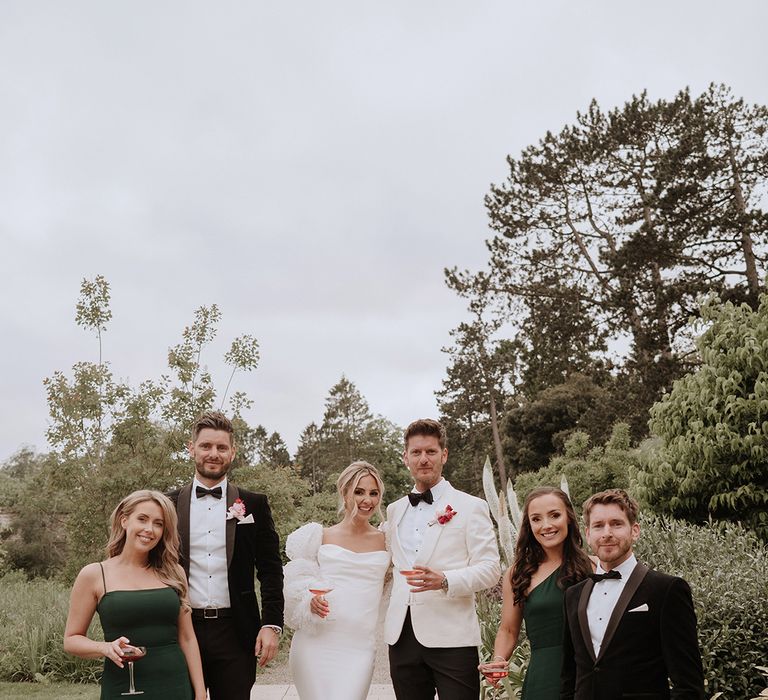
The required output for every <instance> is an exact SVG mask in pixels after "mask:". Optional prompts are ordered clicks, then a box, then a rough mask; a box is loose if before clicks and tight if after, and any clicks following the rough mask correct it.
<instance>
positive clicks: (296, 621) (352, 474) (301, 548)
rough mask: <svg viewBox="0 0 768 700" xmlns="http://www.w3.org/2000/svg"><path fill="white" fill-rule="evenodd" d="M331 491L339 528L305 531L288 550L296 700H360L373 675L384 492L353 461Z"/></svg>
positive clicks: (384, 566) (383, 561)
mask: <svg viewBox="0 0 768 700" xmlns="http://www.w3.org/2000/svg"><path fill="white" fill-rule="evenodd" d="M336 489H337V491H338V494H339V504H340V505H339V513H340V514H341V513H343V518H342V520H341V522H339V523H338V524H336V525H334V526H332V527H328V528H323V526H322V525H320V524H319V523H309V524H307V525H304V526H303V527H300V528H299V529H298V530H296V531H295V532H293V533H291V534H290V535H289V536H288V539H287V540H286V545H285V551H286V554H287V555H288V557H289V559H290V562H289V563H288V564H287V565H286V567H285V588H284V594H285V621H286V623H287V624H288V625H289V626H290V627H293V628H294V629H295V630H296V633H295V634H294V636H293V641H292V642H291V653H290V664H291V671H292V672H293V682H294V683H295V685H296V689H297V690H298V693H299V697H300V698H301V700H328V698H333V700H364V699H365V698H366V697H367V696H368V689H369V687H370V685H371V677H372V675H373V662H374V657H375V629H376V622H377V620H378V617H379V606H380V603H381V595H382V589H383V586H384V576H385V574H386V573H387V570H388V569H389V553H388V552H387V551H386V547H385V542H384V533H382V532H380V531H379V530H377V529H376V528H374V527H373V526H372V525H371V523H370V520H371V518H372V517H373V515H374V513H376V514H378V515H379V516H381V510H380V505H381V499H382V496H383V495H384V485H383V484H382V481H381V477H380V476H379V473H378V471H376V469H375V468H374V467H373V466H371V465H370V464H368V463H367V462H353V463H352V464H350V465H349V466H348V467H347V468H346V469H345V470H344V471H343V472H342V473H341V476H339V479H338V481H337V482H336ZM322 591H328V592H327V593H322Z"/></svg>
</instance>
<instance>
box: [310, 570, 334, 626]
mask: <svg viewBox="0 0 768 700" xmlns="http://www.w3.org/2000/svg"><path fill="white" fill-rule="evenodd" d="M332 590H333V584H331V583H330V582H329V581H327V580H326V579H317V580H316V581H314V582H313V583H312V585H310V587H309V592H310V593H311V594H312V595H316V596H319V597H320V600H326V598H325V596H326V594H327V593H330V592H331V591H332ZM323 619H324V620H330V621H333V620H335V619H336V618H335V617H333V613H332V612H331V611H330V610H329V612H328V614H327V615H326V616H325V617H324V618H323Z"/></svg>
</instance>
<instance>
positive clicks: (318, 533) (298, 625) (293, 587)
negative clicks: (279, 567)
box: [283, 523, 323, 630]
mask: <svg viewBox="0 0 768 700" xmlns="http://www.w3.org/2000/svg"><path fill="white" fill-rule="evenodd" d="M322 541H323V526H322V525H320V524H319V523H307V524H306V525H302V526H301V527H300V528H299V529H298V530H294V531H293V532H292V533H291V534H290V535H288V537H287V539H286V540H285V553H286V555H287V556H288V558H289V559H290V561H289V562H288V563H287V564H286V565H285V567H283V574H284V579H283V595H284V596H285V623H286V624H287V625H288V626H289V627H292V628H293V629H295V630H298V629H302V628H304V629H306V628H308V627H314V626H315V625H318V624H321V623H322V621H323V620H322V618H321V617H319V616H317V615H313V614H312V613H311V612H310V609H309V602H310V601H311V600H312V594H311V593H310V592H309V587H310V586H311V585H312V583H313V582H314V581H315V580H316V579H317V578H318V575H319V573H320V565H319V564H318V562H317V551H318V549H320V545H321V544H322Z"/></svg>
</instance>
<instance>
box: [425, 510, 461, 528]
mask: <svg viewBox="0 0 768 700" xmlns="http://www.w3.org/2000/svg"><path fill="white" fill-rule="evenodd" d="M456 514H457V511H455V510H454V509H453V508H451V506H445V510H438V511H435V516H436V517H435V519H434V520H430V521H429V523H428V525H429V526H430V527H432V526H433V525H434V524H435V523H438V524H439V525H445V524H446V523H449V522H451V518H453V516H454V515H456Z"/></svg>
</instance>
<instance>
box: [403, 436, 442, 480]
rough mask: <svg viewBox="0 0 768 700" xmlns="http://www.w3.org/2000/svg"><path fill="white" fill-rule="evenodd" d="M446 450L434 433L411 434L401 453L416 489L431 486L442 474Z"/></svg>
mask: <svg viewBox="0 0 768 700" xmlns="http://www.w3.org/2000/svg"><path fill="white" fill-rule="evenodd" d="M447 459H448V450H447V449H446V448H444V447H440V442H439V440H438V439H437V437H436V436H434V435H412V436H411V437H410V438H408V444H407V445H406V446H405V452H404V453H403V462H404V463H405V466H406V467H408V469H409V471H410V472H411V476H413V481H414V483H415V485H416V490H417V491H426V490H427V489H429V488H432V487H433V486H434V485H435V484H436V483H437V482H438V481H440V479H441V477H442V475H443V465H444V464H445V462H446V460H447Z"/></svg>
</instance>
